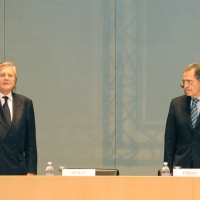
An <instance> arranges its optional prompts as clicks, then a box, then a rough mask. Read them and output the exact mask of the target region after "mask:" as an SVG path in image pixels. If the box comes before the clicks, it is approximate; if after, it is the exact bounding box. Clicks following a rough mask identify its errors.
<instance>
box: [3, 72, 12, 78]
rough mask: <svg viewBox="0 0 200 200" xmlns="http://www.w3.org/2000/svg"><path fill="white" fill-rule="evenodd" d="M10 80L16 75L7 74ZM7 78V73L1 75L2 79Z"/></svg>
mask: <svg viewBox="0 0 200 200" xmlns="http://www.w3.org/2000/svg"><path fill="white" fill-rule="evenodd" d="M7 76H8V78H13V77H14V75H13V74H7ZM5 77H6V73H1V74H0V78H5Z"/></svg>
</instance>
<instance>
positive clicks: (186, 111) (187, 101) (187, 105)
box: [181, 96, 192, 129]
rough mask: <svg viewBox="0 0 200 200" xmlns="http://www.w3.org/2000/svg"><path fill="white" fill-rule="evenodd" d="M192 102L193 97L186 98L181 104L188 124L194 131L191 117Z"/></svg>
mask: <svg viewBox="0 0 200 200" xmlns="http://www.w3.org/2000/svg"><path fill="white" fill-rule="evenodd" d="M190 102H191V97H188V96H186V98H185V99H184V100H183V102H182V103H181V106H182V109H183V113H184V116H185V118H186V120H187V122H188V125H189V126H190V128H191V129H192V122H191V115H190V112H191V111H190Z"/></svg>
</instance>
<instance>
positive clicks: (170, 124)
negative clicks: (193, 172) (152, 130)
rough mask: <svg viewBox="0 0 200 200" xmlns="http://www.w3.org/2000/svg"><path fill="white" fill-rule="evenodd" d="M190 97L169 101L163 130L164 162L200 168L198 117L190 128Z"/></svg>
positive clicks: (171, 166) (199, 126)
mask: <svg viewBox="0 0 200 200" xmlns="http://www.w3.org/2000/svg"><path fill="white" fill-rule="evenodd" d="M190 101H191V97H187V96H185V95H183V96H180V97H177V98H175V99H173V100H172V101H171V105H170V109H169V114H168V117H167V123H166V130H165V149H164V161H166V162H168V164H169V167H170V171H171V172H172V169H173V166H182V168H189V167H190V164H191V161H193V167H194V168H200V116H199V118H198V120H197V123H196V127H195V128H194V129H193V128H192V122H191V117H190Z"/></svg>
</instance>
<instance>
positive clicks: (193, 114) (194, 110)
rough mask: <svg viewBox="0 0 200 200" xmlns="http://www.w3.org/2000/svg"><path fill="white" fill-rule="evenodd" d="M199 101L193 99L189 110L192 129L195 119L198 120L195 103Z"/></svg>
mask: <svg viewBox="0 0 200 200" xmlns="http://www.w3.org/2000/svg"><path fill="white" fill-rule="evenodd" d="M198 101H199V99H193V100H192V108H191V121H192V127H193V128H194V127H195V124H196V121H197V118H198V110H197V103H198Z"/></svg>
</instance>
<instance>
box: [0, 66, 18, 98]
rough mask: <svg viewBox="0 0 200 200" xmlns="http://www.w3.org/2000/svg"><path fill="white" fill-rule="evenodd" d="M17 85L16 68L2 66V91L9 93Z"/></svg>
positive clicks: (0, 73)
mask: <svg viewBox="0 0 200 200" xmlns="http://www.w3.org/2000/svg"><path fill="white" fill-rule="evenodd" d="M14 86H15V74H14V69H13V68H12V67H10V66H3V67H1V68H0V92H1V93H3V94H4V95H7V94H8V93H9V92H10V91H12V90H13V88H14Z"/></svg>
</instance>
